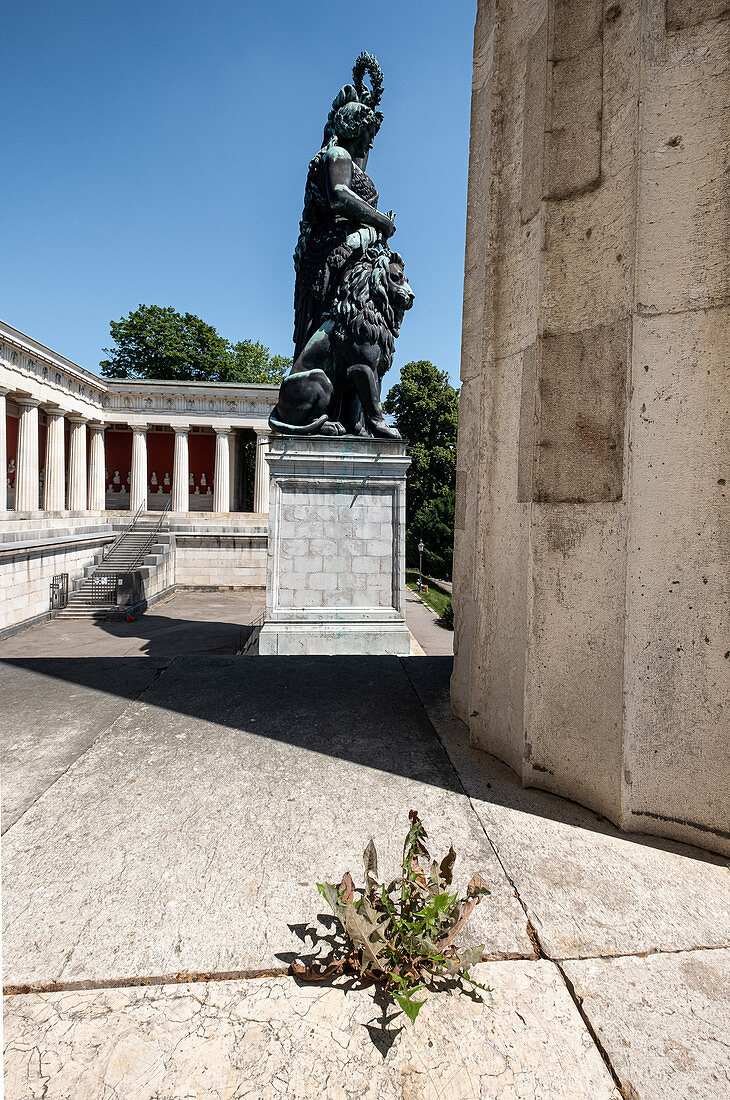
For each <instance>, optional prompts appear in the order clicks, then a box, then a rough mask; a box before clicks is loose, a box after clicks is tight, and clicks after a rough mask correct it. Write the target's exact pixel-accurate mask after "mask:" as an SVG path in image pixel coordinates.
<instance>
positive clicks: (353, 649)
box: [258, 611, 411, 657]
mask: <svg viewBox="0 0 730 1100" xmlns="http://www.w3.org/2000/svg"><path fill="white" fill-rule="evenodd" d="M366 615H367V612H365V611H363V615H362V617H361V618H359V619H357V620H354V621H353V620H349V621H348V620H347V619H340V620H337V619H333V618H331V617H327V618H324V617H323V618H321V619H310V620H309V621H307V622H302V621H301V620H300V621H296V620H289V621H286V620H283V621H282V620H279V621H276V622H272V621H268V622H265V623H264V625H263V626H262V627H261V632H260V634H259V638H258V652H259V654H261V655H262V656H265V655H268V656H274V655H279V656H289V657H296V656H303V655H304V654H310V655H312V654H314V655H319V656H347V655H350V656H365V655H367V656H394V657H408V656H409V654H410V652H411V635H410V631H409V630H408V627H407V626H406V624H405V621H404V620H403V619H398V618H393V619H391V620H389V621H388V620H378V619H375V618H373V619H368V618H366Z"/></svg>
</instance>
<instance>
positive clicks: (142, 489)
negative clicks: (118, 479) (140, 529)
mask: <svg viewBox="0 0 730 1100" xmlns="http://www.w3.org/2000/svg"><path fill="white" fill-rule="evenodd" d="M140 505H144V507H145V508H146V507H147V425H146V424H133V425H132V484H131V486H130V490H129V510H130V512H136V511H137V509H138V508H139V507H140Z"/></svg>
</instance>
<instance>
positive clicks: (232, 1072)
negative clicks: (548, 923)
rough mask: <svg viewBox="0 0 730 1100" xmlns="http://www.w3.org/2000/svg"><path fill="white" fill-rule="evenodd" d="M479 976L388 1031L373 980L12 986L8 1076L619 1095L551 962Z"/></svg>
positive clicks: (54, 1092)
mask: <svg viewBox="0 0 730 1100" xmlns="http://www.w3.org/2000/svg"><path fill="white" fill-rule="evenodd" d="M475 977H476V978H477V980H479V981H480V982H482V984H484V985H488V986H489V987H490V992H489V993H486V994H483V995H480V996H476V997H470V996H466V995H464V994H463V993H462V994H461V995H459V994H456V995H454V996H449V995H448V994H446V993H441V994H436V995H432V996H430V997H429V998H428V1003H427V1004H426V1005H425V1006H424V1008H422V1009H421V1012H420V1013H419V1017H418V1025H417V1026H416V1027H411V1026H408V1025H406V1026H402V1025H401V1024H400V1023H399V1021H400V1020H401V1019H404V1017H399V1018H398V1019H396V1020H395V1021H394V1022H393V1023H392V1024H390V1027H389V1028H388V1029H387V1030H385V1029H384V1028H383V1022H382V1021H383V1017H382V1009H381V1007H380V1005H379V1004H378V1003H377V1002H376V1000H375V995H374V994H373V991H372V990H371V989H358V988H355V989H351V988H348V986H349V984H350V983H348V984H347V985H346V984H345V983H344V982H342V981H340V982H336V983H335V984H334V985H333V986H325V987H324V988H322V987H318V986H312V985H302V984H301V983H298V982H296V981H294V979H292V978H290V977H287V976H283V975H277V976H269V977H264V978H259V979H249V980H241V979H239V980H235V981H227V982H225V981H210V982H204V983H203V982H197V983H183V984H179V985H162V986H153V987H150V988H144V987H136V988H131V989H100V990H83V991H77V992H65V993H45V994H34V995H33V994H32V995H28V996H20V997H13V998H9V999H8V1004H7V1007H6V1017H5V1019H6V1023H5V1041H6V1044H7V1047H6V1056H5V1058H6V1060H5V1070H6V1087H7V1089H8V1093H10V1092H12V1095H13V1097H16V1096H17V1097H20V1096H21V1095H22V1096H42V1095H46V1096H47V1097H48V1100H78V1098H79V1097H82V1096H83V1097H96V1096H99V1097H101V1096H102V1095H103V1096H112V1095H117V1096H127V1097H132V1096H134V1097H139V1100H151V1098H152V1097H160V1098H164V1100H168V1098H171V1097H183V1096H185V1097H187V1096H190V1097H192V1096H196V1097H206V1098H209V1100H228V1098H229V1097H234V1096H241V1097H243V1096H246V1097H260V1098H265V1100H269V1098H270V1097H271V1098H273V1097H274V1096H277V1097H281V1098H282V1100H312V1098H314V1097H317V1098H319V1100H344V1098H345V1097H349V1096H358V1097H362V1100H436V1098H439V1100H449V1098H453V1100H456V1098H457V1097H458V1098H459V1100H466V1098H467V1097H468V1098H471V1097H474V1098H476V1097H484V1098H486V1097H499V1098H501V1100H509V1098H511V1097H517V1096H519V1097H520V1100H541V1098H543V1097H548V1096H549V1097H553V1098H555V1100H558V1098H563V1097H564V1098H565V1100H568V1098H569V1100H619V1093H618V1090H617V1089H616V1088H615V1086H614V1084H613V1081H612V1079H611V1076H610V1074H609V1072H608V1070H607V1068H606V1066H605V1065H604V1064H603V1062H602V1060H601V1056H600V1054H599V1052H598V1050H597V1048H596V1046H595V1045H594V1044H593V1042H592V1040H591V1037H590V1035H589V1033H588V1031H587V1029H586V1028H585V1026H584V1024H583V1022H582V1020H581V1018H580V1015H579V1013H578V1010H577V1009H576V1007H575V1005H574V1004H573V1002H572V1000H571V998H570V994H569V993H568V990H567V989H566V988H565V985H564V983H563V981H562V979H561V977H560V975H559V973H558V971H557V969H556V968H555V967H553V966H551V964H550V963H547V962H522V961H513V962H503V963H490V964H483V965H481V966H479V967H477V968H476V970H475ZM40 1051H43V1052H44V1053H43V1055H40V1054H39V1052H40ZM708 1100H709V1098H708Z"/></svg>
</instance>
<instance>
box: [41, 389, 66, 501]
mask: <svg viewBox="0 0 730 1100" xmlns="http://www.w3.org/2000/svg"><path fill="white" fill-rule="evenodd" d="M47 416H48V430H47V432H46V483H45V485H44V487H43V509H44V511H46V512H62V511H63V509H64V508H65V507H66V455H65V446H64V442H65V441H64V432H65V417H64V414H63V413H62V412H61V410H60V409H50V410H49V411H48V413H47Z"/></svg>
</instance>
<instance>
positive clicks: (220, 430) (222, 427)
mask: <svg viewBox="0 0 730 1100" xmlns="http://www.w3.org/2000/svg"><path fill="white" fill-rule="evenodd" d="M213 431H214V432H215V434H216V435H230V434H231V432H232V431H233V425H232V424H218V425H215V424H214V425H213Z"/></svg>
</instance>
